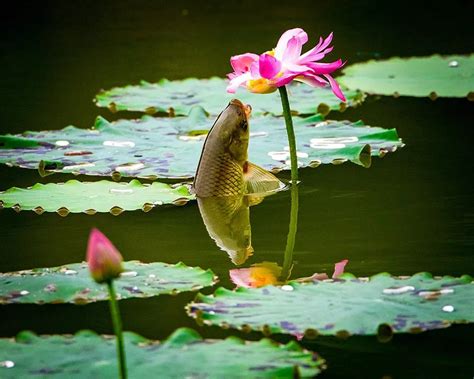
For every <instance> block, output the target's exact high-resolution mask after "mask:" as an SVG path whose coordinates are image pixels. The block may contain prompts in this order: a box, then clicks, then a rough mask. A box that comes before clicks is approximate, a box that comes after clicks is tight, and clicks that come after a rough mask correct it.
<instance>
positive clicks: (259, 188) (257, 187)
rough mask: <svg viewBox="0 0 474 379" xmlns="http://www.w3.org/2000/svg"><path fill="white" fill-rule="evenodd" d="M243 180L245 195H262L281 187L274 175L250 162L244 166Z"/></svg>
mask: <svg viewBox="0 0 474 379" xmlns="http://www.w3.org/2000/svg"><path fill="white" fill-rule="evenodd" d="M244 179H245V181H246V183H247V194H257V193H258V194H264V193H266V192H274V191H277V190H279V189H281V188H282V187H283V184H282V182H280V180H278V178H277V177H276V176H275V175H273V174H272V173H271V172H269V171H267V170H265V169H264V168H262V167H260V166H257V165H256V164H253V163H251V162H247V163H246V165H245V166H244Z"/></svg>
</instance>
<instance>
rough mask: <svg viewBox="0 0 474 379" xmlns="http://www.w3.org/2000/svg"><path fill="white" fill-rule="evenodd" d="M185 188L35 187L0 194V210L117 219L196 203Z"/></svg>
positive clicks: (154, 185) (82, 184) (109, 184)
mask: <svg viewBox="0 0 474 379" xmlns="http://www.w3.org/2000/svg"><path fill="white" fill-rule="evenodd" d="M193 199H194V195H192V194H190V193H189V188H188V186H186V185H177V186H173V187H172V186H170V185H169V184H165V183H159V182H153V183H151V184H142V183H140V182H139V181H138V180H136V179H134V180H132V181H130V182H129V183H123V182H121V183H116V182H113V181H107V180H101V181H98V182H79V181H77V180H69V181H67V182H66V183H48V184H41V183H36V184H35V185H34V186H32V187H29V188H18V187H12V188H10V189H8V190H6V191H5V192H0V207H6V208H10V207H11V208H13V209H15V210H16V211H17V212H19V211H21V210H33V211H35V212H36V213H38V214H42V213H43V212H57V213H58V214H59V215H61V216H67V215H68V214H69V213H81V212H83V213H86V214H89V215H92V214H95V213H97V212H110V213H112V214H113V215H114V216H117V215H119V214H120V213H122V212H123V211H133V210H137V209H142V210H143V211H145V212H148V211H150V210H151V209H153V208H154V207H156V206H158V205H163V204H175V205H183V204H186V203H187V202H188V201H189V200H193Z"/></svg>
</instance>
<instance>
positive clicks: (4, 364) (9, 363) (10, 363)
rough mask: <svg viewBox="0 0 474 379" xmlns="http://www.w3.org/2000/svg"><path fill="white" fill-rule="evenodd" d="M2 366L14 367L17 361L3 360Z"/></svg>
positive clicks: (0, 364)
mask: <svg viewBox="0 0 474 379" xmlns="http://www.w3.org/2000/svg"><path fill="white" fill-rule="evenodd" d="M0 367H5V368H12V367H15V362H13V361H2V362H0Z"/></svg>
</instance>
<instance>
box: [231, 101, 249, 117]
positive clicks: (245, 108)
mask: <svg viewBox="0 0 474 379" xmlns="http://www.w3.org/2000/svg"><path fill="white" fill-rule="evenodd" d="M229 105H235V106H237V107H239V108H240V109H242V110H243V111H244V113H245V116H246V117H247V118H249V117H250V114H251V113H252V107H251V106H250V105H249V104H244V103H242V102H241V101H240V100H239V99H232V100H231V101H230V102H229Z"/></svg>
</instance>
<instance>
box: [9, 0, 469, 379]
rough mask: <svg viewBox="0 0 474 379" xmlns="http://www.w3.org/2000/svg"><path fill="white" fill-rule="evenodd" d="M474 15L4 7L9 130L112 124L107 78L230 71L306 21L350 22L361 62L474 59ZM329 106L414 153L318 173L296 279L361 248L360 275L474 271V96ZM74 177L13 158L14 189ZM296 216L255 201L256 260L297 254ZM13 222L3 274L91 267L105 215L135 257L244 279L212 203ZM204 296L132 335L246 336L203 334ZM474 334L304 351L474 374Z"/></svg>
mask: <svg viewBox="0 0 474 379" xmlns="http://www.w3.org/2000/svg"><path fill="white" fill-rule="evenodd" d="M473 14H474V6H473V3H472V2H469V1H450V2H449V5H447V4H444V3H443V4H441V5H433V4H431V3H427V2H420V3H419V4H416V3H414V2H411V3H406V4H405V3H400V2H390V3H389V2H387V3H386V4H380V2H366V1H361V2H349V1H340V2H327V1H324V2H322V1H319V2H316V1H299V2H288V3H283V2H282V3H281V4H280V3H278V2H265V1H260V2H250V1H234V2H218V1H212V2H204V3H201V4H200V3H198V2H191V1H173V2H162V1H134V2H130V3H128V2H125V1H103V2H100V3H99V4H97V2H94V1H81V2H75V3H72V2H61V1H56V2H43V3H42V4H27V3H24V2H16V3H15V7H14V9H13V8H10V9H4V10H2V12H1V14H0V29H1V33H0V45H1V50H0V51H1V53H0V54H1V55H0V62H1V74H0V110H1V112H0V120H1V121H0V132H1V133H6V132H21V131H23V130H27V129H29V130H41V129H59V128H62V127H64V126H66V125H69V124H74V125H76V126H80V127H89V126H91V125H92V124H93V121H94V118H95V116H97V115H98V114H102V115H103V116H105V117H106V118H108V119H115V118H117V117H120V116H129V115H111V114H109V113H108V112H107V111H106V110H100V109H97V108H95V106H94V105H93V104H92V102H91V99H92V97H93V96H94V94H95V93H96V92H97V91H98V90H99V89H100V88H110V87H112V86H116V85H123V84H127V83H135V82H137V81H139V80H140V79H146V80H148V81H154V80H157V79H159V78H161V77H167V78H169V79H177V78H184V77H189V76H196V77H208V76H211V75H221V76H222V75H224V74H225V73H227V72H228V71H229V66H228V58H229V56H230V55H232V54H235V53H239V52H245V51H264V50H266V49H268V48H269V47H272V46H273V45H274V44H275V42H276V39H277V38H278V36H279V34H280V33H281V32H282V31H283V30H286V29H288V28H291V27H295V26H301V27H303V28H304V29H305V30H306V31H307V32H308V34H309V35H310V39H311V38H312V39H313V40H314V39H315V38H316V37H317V36H319V35H327V34H328V33H329V32H330V31H334V32H335V53H333V54H332V55H333V57H334V58H338V57H342V58H343V59H347V60H348V61H349V63H353V62H356V61H362V60H367V59H371V58H374V57H375V58H385V57H390V56H410V55H428V54H432V53H445V54H448V53H469V52H471V51H472V49H473V44H472V41H473V40H474V38H473V37H474V33H473V31H472V29H473V28H472V16H473ZM329 117H330V118H337V119H350V120H357V119H363V120H364V121H365V122H366V123H367V124H369V125H378V126H383V127H386V128H397V130H398V132H399V134H400V136H402V137H403V139H404V141H405V143H406V145H407V146H406V147H405V148H404V149H402V150H401V151H398V152H396V153H395V154H393V155H388V156H386V157H385V158H383V159H375V160H374V161H373V165H372V167H371V168H370V169H363V168H361V167H359V166H355V165H352V164H350V163H348V164H344V165H341V166H337V167H336V166H324V167H320V168H317V169H306V170H303V171H301V177H302V185H301V189H300V208H301V211H300V221H299V231H298V236H297V241H296V251H295V254H294V256H295V260H296V265H295V268H294V271H293V274H294V277H300V276H308V275H311V274H312V273H313V272H324V271H326V272H330V271H331V269H332V265H333V263H334V262H336V261H339V260H341V259H343V258H348V259H349V261H350V263H349V266H348V267H347V269H348V271H350V272H353V273H354V274H356V275H362V276H367V275H371V274H374V273H377V272H380V271H389V272H391V273H393V274H404V275H410V274H413V273H416V272H419V271H429V272H431V273H433V274H436V275H438V274H452V275H460V274H465V273H468V274H473V273H474V259H473V251H474V250H473V247H474V246H473V245H474V204H473V194H474V190H473V187H472V173H473V169H474V163H473V160H472V151H473V150H472V146H473V141H474V128H473V121H474V105H473V103H470V102H468V101H467V100H466V99H438V100H436V101H431V100H429V99H416V98H399V99H394V98H390V97H383V98H380V99H376V98H373V97H372V98H369V99H368V100H367V101H366V103H365V104H364V105H363V106H361V107H359V108H357V109H350V110H348V111H346V112H345V113H343V114H340V113H331V114H330V116H329ZM283 177H285V174H283ZM68 178H69V177H67V176H59V175H56V176H51V177H47V178H40V177H39V176H38V175H37V173H36V172H33V171H27V170H20V169H11V168H6V167H1V168H0V184H1V185H0V189H6V188H8V187H10V186H13V185H18V186H28V185H32V184H34V183H35V182H43V183H45V182H48V181H60V180H61V181H62V180H66V179H68ZM89 179H90V178H89ZM288 217H289V193H286V192H285V193H280V194H278V195H276V196H273V197H270V198H268V199H266V200H265V202H264V203H262V204H261V205H259V206H257V207H254V208H252V209H251V221H252V239H253V245H254V248H255V251H256V252H255V254H254V256H253V257H252V258H251V259H250V260H249V261H248V262H247V263H248V264H251V263H255V262H261V261H264V260H266V261H276V262H281V261H282V258H283V257H282V252H283V250H284V244H285V239H286V233H287V227H288V225H287V223H288ZM0 226H1V228H0V270H1V271H9V270H18V269H26V268H31V267H40V266H56V265H60V264H64V263H70V262H77V261H80V260H82V259H83V258H84V254H85V246H86V239H87V235H88V232H89V230H90V228H91V227H93V226H97V227H99V228H100V229H102V230H103V231H104V232H105V233H106V234H107V235H108V236H109V237H110V238H111V239H112V240H113V241H114V243H115V244H116V245H117V247H119V249H120V250H121V251H122V253H123V255H124V256H125V257H126V259H127V260H128V259H140V260H142V261H146V262H149V261H166V262H178V261H184V262H185V263H186V264H188V265H199V266H201V267H203V268H212V269H213V270H214V271H215V272H216V273H217V274H218V275H219V276H220V278H221V285H224V286H230V285H231V284H230V281H229V280H228V270H229V269H230V268H232V265H231V262H230V261H229V259H228V257H227V255H226V254H225V253H223V252H220V251H218V249H217V248H216V246H215V245H214V244H213V242H212V241H211V240H210V239H209V236H208V235H207V233H206V230H205V228H204V226H203V224H202V221H201V217H200V215H199V212H198V209H197V205H196V204H195V203H193V204H189V205H187V206H185V207H182V208H175V207H169V208H160V209H155V210H153V211H151V212H150V213H143V212H140V211H138V212H127V213H124V214H122V215H121V216H119V217H114V216H112V215H109V214H99V215H95V216H92V217H91V216H86V215H82V214H80V215H69V216H68V217H66V218H60V217H59V216H58V215H56V214H43V215H42V216H37V215H36V214H34V213H32V212H22V213H20V214H16V213H15V212H13V211H12V210H4V211H2V212H1V213H0ZM209 291H210V290H209V289H208V290H207V291H205V292H209ZM193 297H194V294H192V293H190V294H181V295H179V296H177V297H170V296H163V297H160V298H156V299H150V300H129V301H123V302H121V308H122V311H123V317H124V324H125V328H126V329H129V330H134V331H136V332H138V333H141V334H143V335H145V336H147V337H150V338H156V339H161V338H164V337H166V336H167V335H168V334H170V333H171V331H172V330H174V329H175V328H177V327H179V326H190V327H193V328H196V329H197V330H198V331H199V332H200V333H201V334H203V335H205V336H206V337H224V336H227V335H229V334H236V335H241V334H240V333H239V332H234V331H222V330H220V329H219V328H216V327H198V326H197V325H196V324H195V322H194V321H193V320H192V319H190V318H188V317H187V316H186V315H185V313H184V310H183V307H184V305H185V304H186V303H187V302H189V301H190V300H192V298H193ZM0 320H1V322H0V335H1V336H12V335H15V334H16V333H17V332H18V331H20V330H23V329H31V330H34V331H36V332H38V333H59V332H67V333H72V332H75V331H77V330H79V329H83V328H91V329H94V330H96V331H98V332H106V333H111V331H112V329H111V326H110V324H109V318H108V309H107V304H92V305H87V306H83V307H81V308H78V307H76V306H68V305H59V306H7V307H6V306H4V307H1V308H0ZM241 336H243V335H241ZM244 337H245V338H249V339H257V338H260V335H259V334H257V333H255V334H250V335H245V336H244ZM473 337H474V328H473V327H470V326H466V325H464V326H454V327H452V328H449V329H447V330H441V331H435V332H429V333H424V334H421V335H399V336H395V337H394V339H393V340H392V341H391V342H390V343H388V344H381V343H378V342H377V341H376V339H375V337H353V338H350V339H349V340H347V341H341V340H337V339H332V338H319V339H317V340H316V341H314V342H311V343H304V345H305V346H306V347H307V348H310V349H314V350H316V351H318V352H319V353H321V354H322V355H323V356H324V357H325V358H326V359H327V360H328V365H329V369H328V370H327V372H325V373H324V374H323V375H322V376H321V377H327V378H332V377H334V378H346V377H360V378H382V377H393V378H412V377H417V378H434V377H440V378H447V377H450V378H451V377H460V378H462V377H464V378H472V377H473V375H474V363H473V359H472V357H473V355H474V354H473V353H474V351H473V348H472V341H473ZM274 338H276V339H277V340H279V341H287V340H288V339H289V337H286V336H275V337H274ZM216 359H218V357H216Z"/></svg>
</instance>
